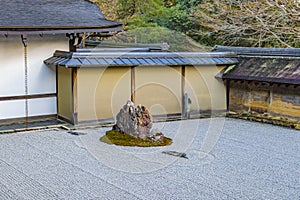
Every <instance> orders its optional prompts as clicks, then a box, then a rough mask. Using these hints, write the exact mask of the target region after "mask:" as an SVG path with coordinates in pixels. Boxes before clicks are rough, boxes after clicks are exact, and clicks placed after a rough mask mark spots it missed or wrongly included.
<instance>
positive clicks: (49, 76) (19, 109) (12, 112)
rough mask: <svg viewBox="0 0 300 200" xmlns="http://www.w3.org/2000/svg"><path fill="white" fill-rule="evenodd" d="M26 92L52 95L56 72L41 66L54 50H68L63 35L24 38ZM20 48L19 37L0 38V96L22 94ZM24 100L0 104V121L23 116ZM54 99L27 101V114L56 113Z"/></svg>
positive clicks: (21, 52) (22, 65)
mask: <svg viewBox="0 0 300 200" xmlns="http://www.w3.org/2000/svg"><path fill="white" fill-rule="evenodd" d="M27 41H28V47H27V52H28V54H27V58H28V91H29V93H28V94H29V95H32V94H47V93H56V70H55V68H50V67H47V66H45V65H44V63H43V61H44V60H45V59H47V58H49V57H51V56H52V55H53V53H54V51H55V50H68V39H67V38H66V37H65V35H64V34H63V35H44V36H43V37H40V36H39V35H32V36H28V39H27ZM24 68H25V65H24V46H23V44H22V41H21V37H20V36H10V35H9V36H8V37H7V38H6V37H0V97H7V96H20V95H25V77H24ZM24 102H25V101H24V100H17V101H16V100H9V101H1V102H0V120H1V119H10V118H19V117H25V103H24ZM56 113H57V111H56V97H53V98H41V99H31V100H29V115H30V116H39V115H49V114H56Z"/></svg>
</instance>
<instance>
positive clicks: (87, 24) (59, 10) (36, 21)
mask: <svg viewBox="0 0 300 200" xmlns="http://www.w3.org/2000/svg"><path fill="white" fill-rule="evenodd" d="M80 29H89V30H90V31H91V32H92V30H95V32H96V30H98V31H99V32H100V30H101V29H106V30H104V31H107V30H109V29H116V30H121V29H122V24H121V23H119V22H114V21H110V20H106V19H105V17H104V16H103V14H102V13H101V11H100V9H99V8H98V6H97V5H96V4H94V3H91V2H89V1H87V0H1V6H0V32H1V33H5V32H8V33H12V32H17V31H41V30H43V31H51V30H66V31H65V32H68V31H69V30H78V31H77V32H80ZM71 32H72V31H71ZM81 32H82V30H81Z"/></svg>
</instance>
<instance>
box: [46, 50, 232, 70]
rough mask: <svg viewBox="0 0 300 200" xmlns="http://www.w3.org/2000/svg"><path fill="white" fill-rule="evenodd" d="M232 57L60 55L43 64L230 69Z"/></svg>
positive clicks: (139, 53)
mask: <svg viewBox="0 0 300 200" xmlns="http://www.w3.org/2000/svg"><path fill="white" fill-rule="evenodd" d="M233 56H235V55H233V54H231V53H212V52H206V53H203V52H193V53H188V52H176V53H173V52H135V51H131V52H103V51H99V52H97V51H95V50H94V51H93V52H88V51H80V52H74V53H72V52H60V51H57V52H55V53H54V56H53V57H51V58H49V59H47V60H45V61H44V62H45V64H47V65H55V66H63V67H109V66H116V67H117V66H141V65H144V66H145V65H147V66H161V65H170V66H180V65H230V64H235V63H237V59H236V58H234V57H233Z"/></svg>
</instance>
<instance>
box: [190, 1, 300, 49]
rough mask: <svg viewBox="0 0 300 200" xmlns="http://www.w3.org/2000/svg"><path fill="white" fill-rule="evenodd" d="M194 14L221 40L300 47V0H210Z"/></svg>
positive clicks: (212, 36)
mask: <svg viewBox="0 0 300 200" xmlns="http://www.w3.org/2000/svg"><path fill="white" fill-rule="evenodd" d="M192 14H193V16H194V17H195V19H196V20H197V22H198V23H199V24H200V25H201V26H202V27H204V28H205V29H206V33H209V36H210V38H212V39H213V41H215V42H214V43H217V44H223V45H234V46H255V47H300V38H299V37H300V24H299V22H300V3H299V1H298V0H296V1H291V0H260V1H257V0H244V1H243V0H216V1H215V0H214V1H210V0H207V1H205V2H203V3H202V4H199V5H198V7H197V9H195V10H194V11H193V13H192ZM202 34H203V33H202ZM204 36H205V33H204ZM214 43H212V44H214Z"/></svg>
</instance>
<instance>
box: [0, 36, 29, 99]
mask: <svg viewBox="0 0 300 200" xmlns="http://www.w3.org/2000/svg"><path fill="white" fill-rule="evenodd" d="M23 55H24V50H23V45H22V42H21V37H20V36H9V37H7V38H5V37H3V36H1V37H0V97H3V96H16V95H24V58H23Z"/></svg>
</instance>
